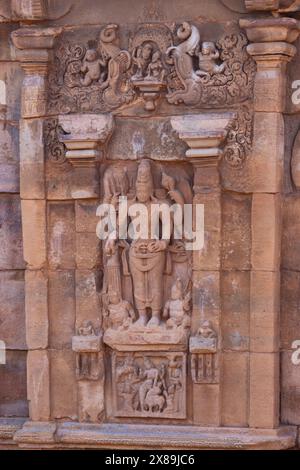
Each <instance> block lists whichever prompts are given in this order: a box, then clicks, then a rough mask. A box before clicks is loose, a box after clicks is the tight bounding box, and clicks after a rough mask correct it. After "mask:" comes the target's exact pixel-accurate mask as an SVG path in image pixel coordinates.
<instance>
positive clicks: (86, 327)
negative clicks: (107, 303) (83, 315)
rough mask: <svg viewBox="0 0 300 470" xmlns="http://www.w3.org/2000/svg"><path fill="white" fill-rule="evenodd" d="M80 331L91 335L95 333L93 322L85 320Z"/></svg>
mask: <svg viewBox="0 0 300 470" xmlns="http://www.w3.org/2000/svg"><path fill="white" fill-rule="evenodd" d="M79 331H80V333H81V334H82V335H91V334H93V324H92V322H90V321H89V320H83V322H82V324H81V327H80V328H79Z"/></svg>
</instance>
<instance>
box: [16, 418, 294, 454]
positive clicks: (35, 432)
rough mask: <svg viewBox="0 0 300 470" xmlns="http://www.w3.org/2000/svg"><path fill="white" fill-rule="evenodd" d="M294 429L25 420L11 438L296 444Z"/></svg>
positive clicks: (46, 443) (186, 445)
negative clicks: (35, 421) (36, 421)
mask: <svg viewBox="0 0 300 470" xmlns="http://www.w3.org/2000/svg"><path fill="white" fill-rule="evenodd" d="M296 438H297V428H296V427H295V426H282V427H279V428H278V429H251V428H215V427H206V428H205V427H198V426H178V425H176V426H170V425H162V426H155V425H142V424H108V423H105V424H101V425H98V424H83V423H72V422H66V423H62V424H54V423H41V422H40V423H34V422H30V421H28V422H26V423H25V425H24V426H23V428H22V429H21V430H19V431H17V432H16V434H15V437H14V440H15V442H16V443H17V444H18V445H19V447H21V448H38V449H49V448H62V449H68V448H75V449H139V450H141V449H165V450H167V449H177V450H181V449H183V450H184V449H193V450H197V449H199V450H201V449H203V450H209V449H219V450H222V449H224V450H225V449H236V450H243V449H245V450H247V449H249V450H251V449H255V450H257V449H259V450H282V449H290V448H293V447H295V444H296Z"/></svg>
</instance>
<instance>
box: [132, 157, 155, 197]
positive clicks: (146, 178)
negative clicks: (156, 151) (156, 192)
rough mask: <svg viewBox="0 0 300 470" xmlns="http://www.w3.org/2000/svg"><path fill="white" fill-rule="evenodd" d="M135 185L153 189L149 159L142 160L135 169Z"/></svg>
mask: <svg viewBox="0 0 300 470" xmlns="http://www.w3.org/2000/svg"><path fill="white" fill-rule="evenodd" d="M136 185H137V187H140V188H146V187H147V188H149V189H151V190H153V177H152V172H151V163H150V160H142V161H141V163H140V164H139V167H138V171H137V179H136Z"/></svg>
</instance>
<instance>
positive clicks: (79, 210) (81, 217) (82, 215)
mask: <svg viewBox="0 0 300 470" xmlns="http://www.w3.org/2000/svg"><path fill="white" fill-rule="evenodd" d="M98 206H99V202H98V201H97V200H92V201H76V203H75V214H76V232H90V233H96V227H97V223H98V222H99V217H97V216H96V211H97V207H98Z"/></svg>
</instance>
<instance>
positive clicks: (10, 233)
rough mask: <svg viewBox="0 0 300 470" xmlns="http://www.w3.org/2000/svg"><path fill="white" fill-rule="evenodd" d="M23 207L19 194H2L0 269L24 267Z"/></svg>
mask: <svg viewBox="0 0 300 470" xmlns="http://www.w3.org/2000/svg"><path fill="white" fill-rule="evenodd" d="M21 231H22V228H21V208H20V201H19V198H18V197H17V196H4V195H2V196H0V269H23V268H24V261H23V249H22V232H21Z"/></svg>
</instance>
